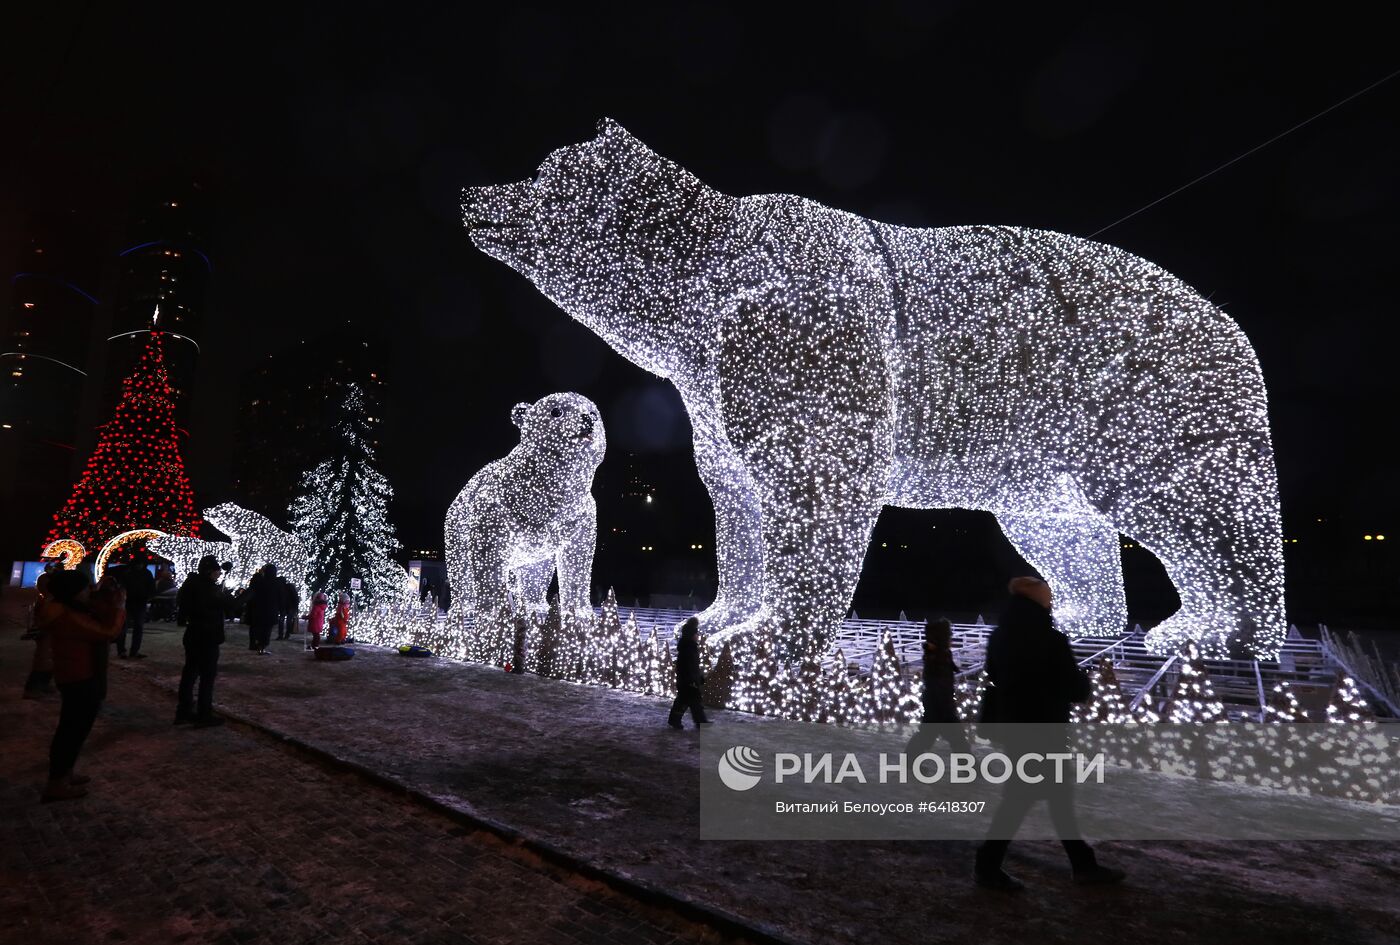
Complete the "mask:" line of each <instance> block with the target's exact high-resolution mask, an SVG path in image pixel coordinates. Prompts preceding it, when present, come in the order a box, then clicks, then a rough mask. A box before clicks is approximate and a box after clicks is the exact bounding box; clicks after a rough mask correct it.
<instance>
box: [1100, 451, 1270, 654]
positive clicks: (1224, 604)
mask: <svg viewBox="0 0 1400 945" xmlns="http://www.w3.org/2000/svg"><path fill="white" fill-rule="evenodd" d="M1227 459H1230V457H1229V456H1228V455H1227V456H1217V457H1213V458H1212V460H1211V461H1209V462H1200V463H1197V464H1195V466H1194V468H1188V469H1183V470H1180V471H1178V473H1177V479H1176V481H1177V482H1179V483H1182V485H1181V486H1179V487H1178V488H1175V489H1172V490H1161V491H1157V492H1154V493H1151V494H1149V495H1146V496H1141V497H1138V498H1136V500H1135V501H1133V502H1132V504H1131V505H1127V504H1126V503H1125V504H1124V507H1123V508H1121V509H1115V510H1113V512H1112V513H1111V514H1112V517H1113V519H1114V521H1115V522H1116V523H1117V525H1118V527H1119V529H1120V530H1121V531H1122V532H1123V533H1124V534H1126V535H1128V536H1130V537H1131V538H1133V540H1135V541H1137V542H1138V543H1139V544H1141V545H1142V546H1143V547H1144V548H1146V549H1148V550H1149V551H1151V552H1152V553H1153V554H1155V555H1156V556H1157V558H1158V559H1159V560H1160V561H1161V562H1162V565H1163V567H1164V568H1165V569H1166V572H1167V575H1168V577H1170V578H1171V580H1172V584H1173V585H1175V587H1176V591H1177V594H1178V596H1180V598H1181V608H1180V609H1179V610H1178V611H1177V612H1176V613H1175V614H1173V615H1172V616H1171V617H1170V618H1168V619H1167V620H1165V621H1163V622H1162V623H1161V624H1159V625H1157V626H1156V627H1154V628H1153V629H1152V630H1151V631H1150V632H1149V633H1148V634H1147V645H1148V647H1149V648H1150V649H1152V650H1153V651H1154V652H1158V653H1174V652H1177V651H1179V650H1180V649H1181V648H1182V646H1184V645H1185V644H1186V643H1187V642H1189V641H1194V642H1195V643H1196V644H1197V645H1198V646H1199V647H1200V648H1201V651H1202V653H1203V655H1205V656H1208V657H1215V658H1224V657H1229V656H1233V657H1246V658H1256V659H1272V658H1274V656H1275V655H1276V654H1277V652H1278V648H1279V646H1280V645H1281V644H1282V642H1283V638H1284V634H1285V632H1286V629H1287V628H1286V622H1285V619H1284V607H1283V538H1282V535H1283V533H1282V529H1281V525H1280V517H1279V506H1278V490H1277V486H1276V484H1275V482H1274V479H1273V467H1272V462H1271V461H1270V462H1269V464H1268V467H1267V468H1263V467H1262V466H1261V465H1260V464H1259V463H1258V462H1257V461H1256V460H1253V459H1252V458H1248V461H1246V459H1247V458H1246V457H1236V459H1238V461H1229V462H1227V461H1226V460H1227ZM1241 473H1243V474H1241Z"/></svg>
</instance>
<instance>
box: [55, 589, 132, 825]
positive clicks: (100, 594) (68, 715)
mask: <svg viewBox="0 0 1400 945" xmlns="http://www.w3.org/2000/svg"><path fill="white" fill-rule="evenodd" d="M124 598H125V594H124V593H123V591H122V589H121V586H120V585H119V584H118V583H117V581H116V578H115V576H112V577H105V578H103V579H102V583H101V585H99V587H98V589H97V591H96V593H94V592H93V590H92V581H91V579H90V578H89V577H88V575H87V572H86V571H59V572H57V573H55V574H54V575H53V577H52V579H51V581H50V582H49V594H48V596H47V598H46V599H45V600H44V601H43V602H41V603H40V604H39V612H38V614H37V620H38V622H39V625H40V626H42V627H43V628H44V631H45V632H46V633H47V634H48V635H49V636H50V637H51V638H52V640H53V674H54V679H55V680H56V681H57V682H58V691H59V693H60V694H61V696H62V698H63V707H62V708H61V709H60V710H59V714H58V728H57V729H55V730H54V733H53V741H52V743H50V745H49V782H48V785H47V786H46V787H45V788H44V795H43V800H44V801H45V802H48V801H62V800H70V799H72V798H78V797H82V796H83V795H85V794H86V793H87V788H86V787H85V786H84V785H86V784H87V780H88V779H87V778H85V777H83V776H81V775H75V774H74V773H73V766H74V764H76V763H77V760H78V753H79V752H80V751H82V748H83V742H85V741H87V737H88V733H89V732H91V731H92V724H93V722H95V721H96V720H97V713H98V712H99V711H100V710H101V709H102V702H103V700H104V699H106V698H107V653H108V648H109V647H110V646H111V645H112V641H113V640H115V639H116V637H117V633H118V632H119V631H120V630H121V628H122V625H123V624H124V622H125V620H126V614H125V613H124V610H123V608H124V605H125V600H124Z"/></svg>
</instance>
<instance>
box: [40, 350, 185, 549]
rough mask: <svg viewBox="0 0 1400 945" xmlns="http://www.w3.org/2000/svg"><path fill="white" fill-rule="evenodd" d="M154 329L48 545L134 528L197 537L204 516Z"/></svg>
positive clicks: (90, 542) (100, 540)
mask: <svg viewBox="0 0 1400 945" xmlns="http://www.w3.org/2000/svg"><path fill="white" fill-rule="evenodd" d="M163 335H164V332H160V331H156V330H154V329H152V331H151V332H150V334H149V336H148V338H147V341H146V350H145V351H144V352H142V354H141V360H140V361H138V362H137V364H136V368H135V369H134V370H133V371H132V372H131V376H130V377H128V378H126V379H125V380H123V381H122V392H121V399H120V400H118V401H117V407H116V410H115V411H114V412H113V414H112V419H110V420H108V421H107V422H106V423H105V424H103V425H102V426H101V427H100V428H99V432H98V436H97V445H96V446H95V447H93V451H92V455H91V456H90V457H88V461H87V467H86V468H85V469H84V470H83V475H82V477H81V478H80V479H79V480H78V482H77V484H76V485H74V487H73V493H72V495H70V496H69V498H68V501H67V502H66V503H65V504H64V506H63V508H62V509H60V510H59V511H58V512H57V513H56V514H55V515H54V517H53V519H54V524H53V529H52V530H51V531H50V532H49V536H48V538H47V539H46V543H50V542H54V541H57V540H59V539H65V538H66V539H70V540H74V541H77V542H79V543H81V544H82V545H83V546H85V547H87V548H101V547H102V546H103V545H105V544H106V543H107V542H108V541H109V540H110V539H111V538H113V537H114V536H116V535H119V534H121V533H122V532H126V531H130V530H131V529H134V528H154V529H158V530H160V531H162V532H166V533H168V534H171V535H194V534H195V532H196V530H197V529H198V528H199V515H198V514H197V513H196V512H195V507H194V490H193V489H191V488H190V481H189V478H188V477H187V476H186V475H185V464H184V462H183V461H182V460H181V459H180V442H179V437H178V433H177V431H176V428H175V395H174V391H172V390H171V388H170V379H169V377H168V376H167V374H166V370H165V358H164V354H163V352H162V348H161V338H162V336H163Z"/></svg>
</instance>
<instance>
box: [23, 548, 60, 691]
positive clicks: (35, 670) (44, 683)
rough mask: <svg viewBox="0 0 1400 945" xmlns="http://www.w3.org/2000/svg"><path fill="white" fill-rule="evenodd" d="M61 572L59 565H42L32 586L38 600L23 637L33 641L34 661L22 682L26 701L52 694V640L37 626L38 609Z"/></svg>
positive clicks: (54, 563) (53, 563) (51, 563)
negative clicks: (50, 583)
mask: <svg viewBox="0 0 1400 945" xmlns="http://www.w3.org/2000/svg"><path fill="white" fill-rule="evenodd" d="M62 570H63V566H62V565H61V564H59V563H57V562H50V563H48V564H46V565H44V570H43V573H41V574H40V575H39V580H38V581H37V582H36V583H35V584H34V590H35V591H37V592H38V594H39V599H38V600H36V601H35V602H34V611H33V614H32V615H31V617H30V626H29V631H28V632H27V633H25V635H24V639H26V640H33V641H34V659H33V661H32V662H31V663H30V665H29V675H28V677H26V678H25V680H24V698H26V699H38V698H40V697H42V696H45V695H47V694H49V693H51V692H53V639H52V638H51V637H50V636H49V635H48V634H47V633H45V632H44V631H43V628H42V627H40V626H39V607H40V605H41V604H43V603H44V601H45V600H47V599H48V596H49V582H50V581H52V580H53V577H54V575H55V574H57V573H58V572H60V571H62Z"/></svg>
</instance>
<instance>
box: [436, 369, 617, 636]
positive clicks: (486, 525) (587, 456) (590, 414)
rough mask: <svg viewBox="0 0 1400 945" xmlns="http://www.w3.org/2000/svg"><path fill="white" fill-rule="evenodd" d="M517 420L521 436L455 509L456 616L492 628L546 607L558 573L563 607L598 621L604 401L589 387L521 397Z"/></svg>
mask: <svg viewBox="0 0 1400 945" xmlns="http://www.w3.org/2000/svg"><path fill="white" fill-rule="evenodd" d="M511 421H512V422H513V423H514V424H515V425H516V426H517V427H519V428H520V443H519V444H517V445H516V446H515V448H514V449H512V450H511V451H510V453H509V454H507V455H506V456H505V457H504V458H502V459H498V460H496V461H495V462H492V463H489V464H487V465H486V466H485V467H483V468H482V469H481V470H480V471H479V472H478V473H477V474H476V475H474V476H472V477H471V479H470V480H469V481H468V482H467V484H466V486H465V487H463V489H462V491H461V492H460V493H459V494H458V495H457V498H456V499H455V500H453V502H452V505H451V507H450V508H449V509H448V511H447V521H446V523H445V525H444V533H445V534H444V538H445V545H444V547H445V548H446V550H447V577H448V581H449V583H450V584H451V587H452V618H453V624H454V626H458V627H460V628H461V631H462V632H466V631H467V626H468V624H469V623H470V624H472V625H474V626H475V627H477V628H482V629H481V631H480V632H484V628H486V627H488V626H494V625H495V623H496V622H498V615H499V614H500V613H502V612H503V611H504V612H507V613H509V612H514V611H516V610H525V611H528V612H531V613H533V614H536V615H540V614H544V613H546V612H547V611H548V610H549V605H548V603H547V601H546V594H547V593H548V591H549V585H550V581H551V580H552V579H553V578H554V577H555V575H556V574H557V575H558V578H559V606H560V609H561V611H562V612H563V613H564V614H565V615H566V617H569V618H578V619H582V620H585V621H589V622H591V621H592V619H593V611H592V609H591V607H590V606H589V600H588V589H589V587H590V584H591V581H592V573H593V551H594V546H595V544H596V540H597V531H598V513H597V508H596V506H595V504H594V501H593V493H592V488H593V474H594V473H595V472H597V470H598V466H599V464H600V463H602V461H603V454H604V453H605V452H606V450H607V437H606V435H605V433H604V431H603V421H602V419H601V418H600V417H599V415H598V408H597V406H596V405H594V403H593V402H592V401H591V400H589V399H588V398H587V397H583V396H581V395H579V394H568V393H564V394H550V395H549V396H547V397H542V398H541V399H539V400H537V401H535V402H534V403H533V404H516V405H515V407H514V408H513V409H512V410H511ZM468 617H470V618H471V620H470V621H468V620H466V619H465V618H468Z"/></svg>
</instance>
